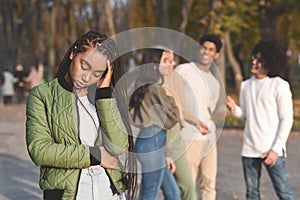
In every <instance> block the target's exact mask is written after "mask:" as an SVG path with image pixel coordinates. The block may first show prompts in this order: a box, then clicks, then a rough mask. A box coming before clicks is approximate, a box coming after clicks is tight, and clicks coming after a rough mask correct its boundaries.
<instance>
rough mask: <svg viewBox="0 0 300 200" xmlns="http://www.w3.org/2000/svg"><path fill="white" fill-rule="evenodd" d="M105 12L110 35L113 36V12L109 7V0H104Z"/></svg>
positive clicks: (114, 31) (114, 32) (114, 30)
mask: <svg viewBox="0 0 300 200" xmlns="http://www.w3.org/2000/svg"><path fill="white" fill-rule="evenodd" d="M105 14H106V17H107V23H108V29H109V33H110V36H113V35H115V34H116V29H115V24H114V18H113V13H112V10H111V7H110V0H105Z"/></svg>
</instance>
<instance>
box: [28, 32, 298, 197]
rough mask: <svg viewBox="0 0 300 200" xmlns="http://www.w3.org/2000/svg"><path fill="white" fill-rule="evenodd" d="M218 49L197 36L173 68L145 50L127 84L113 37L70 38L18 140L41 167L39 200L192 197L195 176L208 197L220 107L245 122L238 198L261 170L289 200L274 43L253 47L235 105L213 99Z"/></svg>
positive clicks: (157, 51)
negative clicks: (192, 52) (192, 50)
mask: <svg viewBox="0 0 300 200" xmlns="http://www.w3.org/2000/svg"><path fill="white" fill-rule="evenodd" d="M222 46H223V44H222V42H221V39H220V37H219V36H218V35H215V34H205V35H203V36H202V37H201V38H200V39H199V52H197V55H198V57H197V58H196V59H195V60H193V61H191V62H188V63H183V64H179V65H177V63H176V62H175V60H176V59H175V57H176V55H175V54H174V52H173V51H172V49H169V48H166V47H163V46H153V47H151V48H147V49H145V50H144V52H143V59H142V65H141V66H137V68H138V70H137V71H138V76H137V78H135V79H134V81H132V82H131V84H129V85H130V86H128V88H126V87H125V85H126V84H118V81H120V80H121V77H122V75H124V71H123V65H122V64H121V62H120V58H119V55H118V47H117V45H116V43H115V42H114V40H112V39H111V38H108V37H107V36H106V35H105V34H103V33H100V32H96V31H89V32H87V33H85V34H83V35H81V36H80V37H79V38H77V40H76V41H75V42H74V43H73V44H72V45H71V46H70V48H69V49H68V50H67V52H66V54H65V56H64V58H63V59H62V61H61V62H60V64H59V66H58V70H57V74H56V77H55V78H54V79H53V80H51V81H49V82H47V83H44V84H41V85H38V86H36V87H34V88H33V89H32V90H31V92H30V94H29V96H28V100H27V105H26V143H27V149H28V152H29V155H30V157H31V159H32V160H33V162H34V163H35V164H36V165H38V166H40V168H41V171H40V187H41V189H42V190H43V198H44V199H51V200H53V199H78V200H81V199H84V200H89V199H142V200H155V199H157V198H158V195H159V192H160V191H162V194H163V196H164V198H165V199H174V200H177V199H183V200H196V199H197V188H196V180H197V179H198V178H199V180H200V194H201V199H203V200H214V199H216V178H217V152H218V150H217V140H218V131H219V130H218V129H220V127H219V126H218V124H217V122H215V121H214V117H213V116H214V115H215V113H216V112H217V111H218V107H225V108H226V106H227V108H228V110H229V111H230V112H231V113H232V114H233V115H234V116H235V117H237V118H240V119H243V120H245V128H244V139H243V147H242V153H241V156H242V164H243V172H244V178H245V183H246V199H249V200H250V199H260V193H259V186H260V181H259V180H260V176H261V167H262V166H263V165H264V166H265V167H266V169H267V171H268V173H269V176H270V178H271V180H272V183H273V186H274V189H275V191H276V194H277V196H278V198H279V199H285V200H290V199H293V195H292V192H291V187H290V185H289V183H288V178H287V172H286V166H285V158H286V141H287V138H288V135H289V132H290V130H291V128H292V123H293V104H292V95H291V90H290V86H289V84H288V82H287V81H285V80H283V79H282V78H280V77H279V74H280V70H281V69H283V67H284V65H285V63H284V56H285V53H284V52H283V49H282V48H281V47H280V45H279V44H277V43H276V42H274V41H272V42H268V41H261V42H259V43H258V44H257V45H256V46H255V47H254V49H253V51H252V65H251V67H250V70H251V73H252V74H253V76H252V77H251V78H249V79H247V80H245V81H243V82H242V85H241V91H240V100H239V105H240V106H238V105H237V104H236V102H235V100H234V98H232V97H229V96H228V97H227V98H226V101H225V99H224V101H222V98H221V90H222V83H221V80H219V79H218V78H216V75H214V73H213V70H212V67H215V65H214V61H215V60H216V59H217V58H218V57H219V54H220V50H221V48H222ZM125 82H126V81H125ZM93 85H95V90H94V91H92V90H91V89H90V86H93ZM124 88H125V89H124ZM91 93H92V94H95V95H94V97H93V98H92V99H91V98H90V94H91ZM138 173H140V174H141V180H140V181H141V182H140V184H138V179H137V178H138V177H137V174H138Z"/></svg>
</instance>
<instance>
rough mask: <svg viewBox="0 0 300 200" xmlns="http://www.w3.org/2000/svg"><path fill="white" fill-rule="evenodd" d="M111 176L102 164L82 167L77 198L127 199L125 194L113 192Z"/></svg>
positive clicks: (91, 199) (99, 199) (83, 199)
mask: <svg viewBox="0 0 300 200" xmlns="http://www.w3.org/2000/svg"><path fill="white" fill-rule="evenodd" d="M110 185H111V183H110V181H109V178H108V176H107V174H106V172H105V170H104V168H102V167H101V166H99V165H98V166H91V167H89V168H86V169H82V171H81V175H80V179H79V184H78V192H77V198H76V199H77V200H125V199H126V198H125V196H124V195H117V194H113V192H112V189H111V187H110Z"/></svg>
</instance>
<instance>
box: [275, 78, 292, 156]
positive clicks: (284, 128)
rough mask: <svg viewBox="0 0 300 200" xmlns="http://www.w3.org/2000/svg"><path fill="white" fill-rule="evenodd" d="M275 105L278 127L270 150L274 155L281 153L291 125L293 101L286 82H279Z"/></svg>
mask: <svg viewBox="0 0 300 200" xmlns="http://www.w3.org/2000/svg"><path fill="white" fill-rule="evenodd" d="M276 103H277V110H278V116H279V125H278V130H277V133H276V135H277V137H276V140H275V141H274V145H273V147H272V150H274V151H275V152H276V153H281V152H282V150H283V149H284V146H285V144H286V141H287V139H288V136H289V134H290V131H291V129H292V125H293V100H292V93H291V90H290V86H289V84H288V83H287V82H283V83H282V82H281V83H280V84H279V86H278V88H277V96H276Z"/></svg>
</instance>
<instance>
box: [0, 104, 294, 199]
mask: <svg viewBox="0 0 300 200" xmlns="http://www.w3.org/2000/svg"><path fill="white" fill-rule="evenodd" d="M24 113H25V106H24V105H17V106H9V107H5V108H0V200H8V199H9V200H20V199H26V200H35V199H42V191H41V190H40V189H39V186H38V176H39V168H38V167H36V166H35V165H34V164H33V162H32V161H31V160H30V158H29V156H28V154H27V151H26V147H25V126H24V122H25V115H24ZM241 143H242V131H241V130H235V129H225V130H224V131H223V133H222V136H221V138H220V140H219V143H218V147H219V149H218V151H219V156H218V159H219V163H218V164H219V169H218V179H217V199H218V200H234V199H245V198H244V193H245V187H244V180H243V174H242V167H241V158H240V149H241ZM299 145H300V132H297V131H294V132H292V134H291V136H290V138H289V140H288V146H287V147H288V159H287V167H288V176H289V181H290V184H291V186H292V189H293V192H294V197H295V200H297V199H300V190H299V188H300V173H299V169H300V156H299V155H300V148H299ZM261 193H262V199H263V200H274V199H277V198H276V196H275V194H274V191H273V188H272V186H271V183H270V180H269V177H268V176H267V175H266V170H265V169H264V170H263V176H262V179H261Z"/></svg>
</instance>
